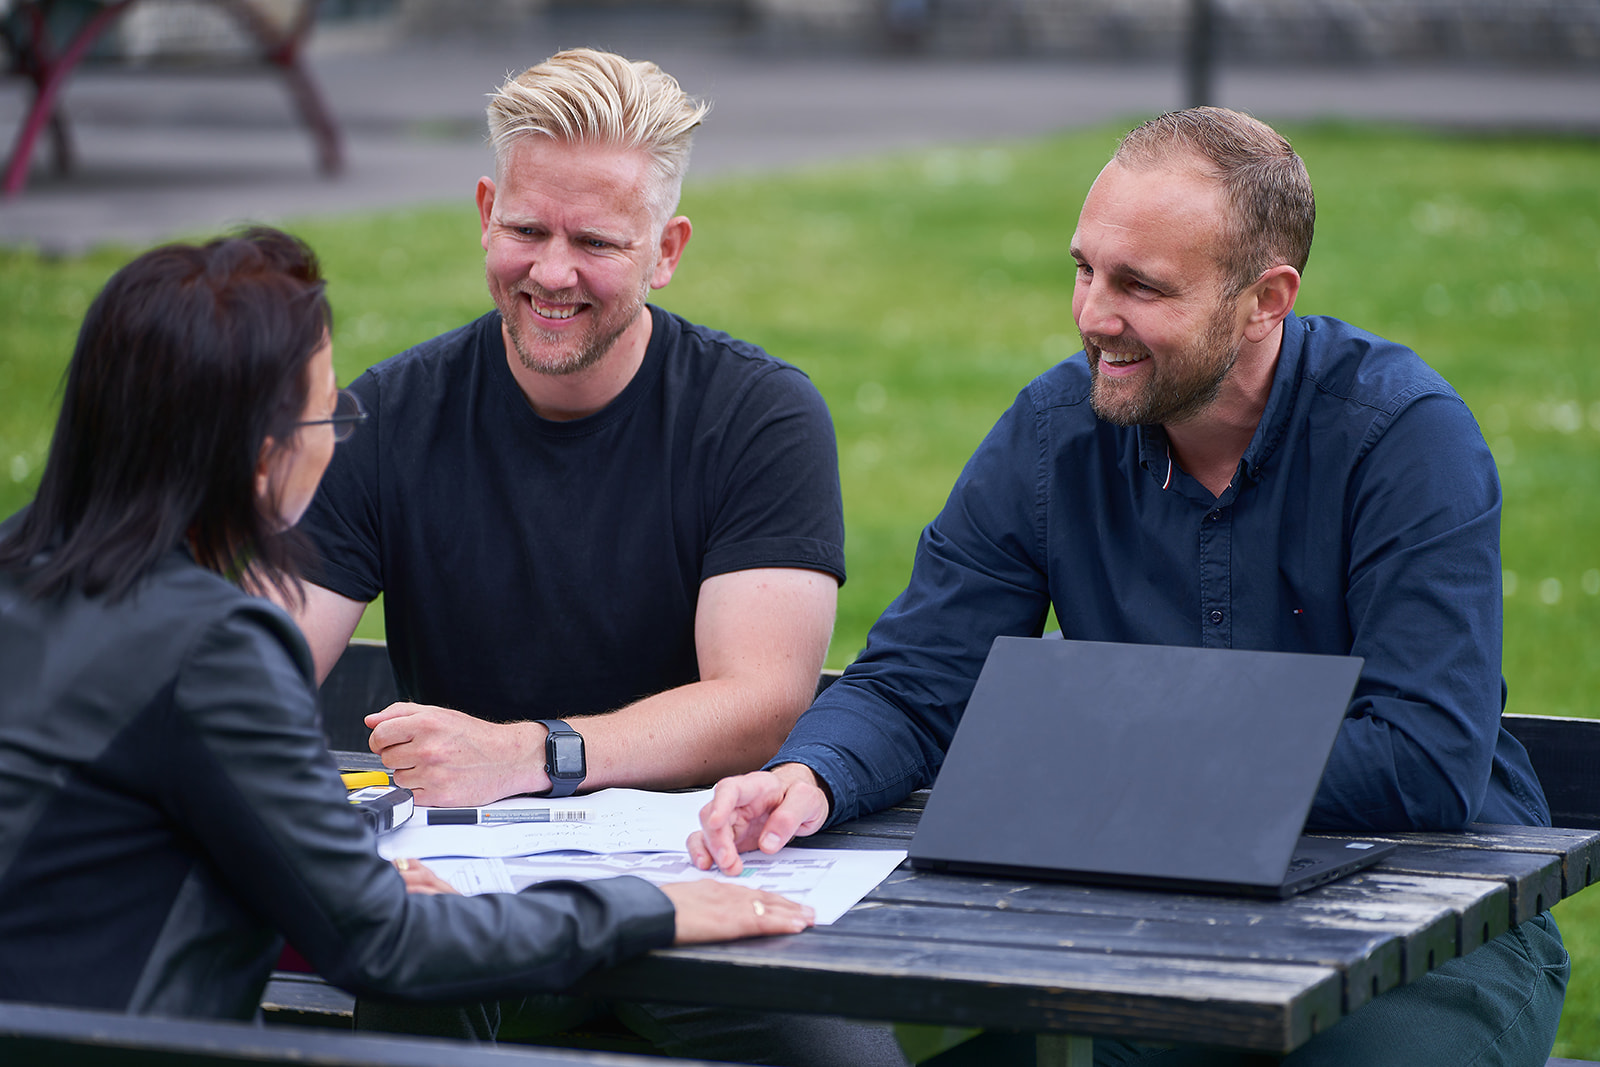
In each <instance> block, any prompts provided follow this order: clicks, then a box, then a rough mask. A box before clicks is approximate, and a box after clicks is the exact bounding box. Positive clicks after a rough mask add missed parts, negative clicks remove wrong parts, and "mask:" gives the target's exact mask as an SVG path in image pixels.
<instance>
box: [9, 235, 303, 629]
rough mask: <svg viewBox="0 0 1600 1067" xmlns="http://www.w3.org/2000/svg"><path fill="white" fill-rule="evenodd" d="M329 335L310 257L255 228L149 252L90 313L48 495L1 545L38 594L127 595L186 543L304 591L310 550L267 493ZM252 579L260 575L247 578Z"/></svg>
mask: <svg viewBox="0 0 1600 1067" xmlns="http://www.w3.org/2000/svg"><path fill="white" fill-rule="evenodd" d="M331 326H332V312H331V310H330V309H329V306H328V301H327V297H326V295H325V293H324V283H323V281H322V276H321V272H320V268H319V267H318V264H317V258H316V255H315V254H314V253H313V252H312V251H311V249H310V248H308V247H307V246H306V245H305V244H304V243H303V242H301V241H300V240H299V239H297V238H295V237H292V236H290V235H289V234H286V233H283V232H281V231H279V230H274V229H269V228H267V227H256V228H253V229H249V230H245V231H243V232H241V233H239V234H237V235H235V236H231V237H223V238H218V239H216V240H213V241H210V242H208V243H206V244H203V245H187V244H172V245H165V246H163V247H161V248H156V249H154V250H152V251H149V252H146V253H145V254H144V255H142V256H140V257H139V258H138V259H135V260H134V261H133V262H131V263H129V264H128V265H127V266H125V267H123V268H122V269H121V270H119V271H117V273H116V274H114V275H112V277H111V280H110V281H108V282H107V283H106V286H105V288H104V289H103V290H101V292H100V295H99V296H97V297H96V298H95V301H94V303H93V304H92V305H90V307H89V312H88V314H87V315H86V316H84V320H83V326H82V328H81V329H80V330H79V332H78V343H77V347H76V348H75V349H74V351H73V354H72V362H71V364H70V365H69V366H68V367H67V373H66V379H65V382H64V385H63V396H62V402H61V414H60V417H59V419H58V420H57V422H56V429H55V437H54V439H53V440H52V441H51V444H50V455H49V458H48V460H47V461H46V463H45V470H44V475H43V478H42V479H41V481H40V483H39V492H38V494H37V495H36V496H35V498H34V501H33V503H32V504H31V505H30V506H29V507H28V508H27V509H26V510H25V511H24V512H23V514H22V515H21V516H20V517H19V521H18V522H17V523H16V524H15V526H14V528H13V529H12V530H11V531H10V534H9V536H8V537H7V538H5V539H4V540H3V541H0V567H4V568H6V569H11V570H23V571H27V572H31V573H30V574H29V577H28V579H27V589H28V590H29V592H30V593H31V594H32V595H34V596H47V595H51V594H54V593H56V592H59V591H61V590H64V589H66V588H69V587H76V588H77V589H78V590H80V591H81V592H83V593H84V594H86V595H89V596H98V595H102V594H104V595H106V596H108V597H110V598H112V599H116V598H118V597H120V596H122V595H123V594H125V593H126V592H127V591H128V590H129V589H130V588H132V586H133V585H134V584H135V583H136V582H137V581H138V580H139V579H140V578H142V577H143V576H144V575H145V574H146V573H148V572H149V570H150V569H151V568H152V567H153V566H154V565H155V564H156V562H157V561H158V560H159V559H161V558H162V557H163V556H164V555H165V554H167V553H168V552H170V551H171V550H172V549H173V548H174V547H176V546H178V545H180V544H184V543H187V544H188V546H189V548H190V551H191V552H192V553H193V554H194V557H195V559H196V560H197V561H198V562H199V563H200V564H201V565H203V566H205V567H207V568H209V569H211V570H214V571H217V572H218V573H220V574H225V575H228V576H230V577H234V578H237V577H239V576H241V575H242V574H244V573H245V572H246V571H247V570H250V572H251V574H252V575H253V576H254V577H256V578H259V579H261V580H265V581H269V582H271V583H273V584H274V585H276V586H278V587H279V588H281V589H284V590H286V591H289V590H296V591H297V587H295V575H296V574H298V571H299V567H298V562H299V560H300V550H299V549H298V547H297V542H296V541H295V540H294V539H293V538H292V537H287V536H284V535H283V533H282V531H280V530H279V529H278V524H279V520H278V517H277V515H276V514H274V513H272V509H271V507H270V505H268V506H265V507H264V506H263V505H262V503H260V502H258V501H257V499H256V492H255V474H256V464H257V462H258V460H259V459H260V455H261V448H262V445H263V443H265V441H266V439H267V438H268V437H271V438H272V439H273V441H275V442H277V443H278V445H279V446H280V447H282V446H283V445H286V444H287V443H288V442H289V441H291V440H292V438H293V435H294V433H295V430H296V423H297V422H298V420H299V419H300V417H301V412H302V411H303V409H304V407H305V403H306V397H307V389H308V385H309V383H308V382H307V367H308V365H309V363H310V361H311V357H312V355H313V354H314V353H315V352H316V351H317V350H318V349H319V348H320V347H321V346H322V344H323V342H324V340H325V339H326V338H327V336H328V334H329V330H330V328H331ZM252 568H253V569H252Z"/></svg>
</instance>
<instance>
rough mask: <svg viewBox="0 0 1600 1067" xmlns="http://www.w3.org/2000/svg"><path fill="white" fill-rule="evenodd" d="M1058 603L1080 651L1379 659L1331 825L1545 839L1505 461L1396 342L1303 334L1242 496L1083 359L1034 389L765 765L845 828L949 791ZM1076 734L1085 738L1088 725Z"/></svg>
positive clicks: (1278, 378) (1288, 357) (1343, 759)
mask: <svg viewBox="0 0 1600 1067" xmlns="http://www.w3.org/2000/svg"><path fill="white" fill-rule="evenodd" d="M1052 606H1053V607H1054V608H1055V612H1056V618H1057V620H1058V622H1059V624H1060V627H1061V631H1062V633H1063V635H1064V636H1066V637H1069V638H1075V639H1079V640H1089V641H1125V642H1138V643H1143V644H1172V645H1199V646H1205V647H1220V648H1246V649H1263V650H1278V651H1286V652H1320V653H1333V654H1352V655H1357V656H1361V657H1364V659H1365V666H1364V668H1363V671H1362V676H1361V681H1360V683H1359V685H1358V687H1357V690H1356V693H1355V696H1354V698H1353V700H1352V701H1351V704H1350V708H1349V711H1348V712H1347V714H1346V718H1345V722H1344V725H1343V727H1342V728H1341V730H1340V734H1339V738H1338V741H1337V743H1336V744H1335V746H1334V750H1333V753H1332V755H1331V757H1330V758H1329V762H1328V766H1327V769H1326V771H1325V772H1324V775H1323V779H1322V784H1321V788H1320V789H1319V791H1318V794H1317V798H1316V802H1315V804H1314V806H1313V809H1312V815H1311V822H1310V824H1311V825H1312V826H1313V827H1321V828H1341V829H1369V830H1370V829H1455V828H1459V827H1462V826H1464V825H1466V824H1467V823H1469V822H1475V821H1482V822H1500V823H1522V824H1547V823H1548V822H1549V811H1548V807H1547V805H1546V803H1545V800H1544V795H1543V792H1542V791H1541V789H1540V787H1539V784H1538V780H1537V779H1536V778H1535V776H1534V773H1533V770H1532V767H1531V766H1530V765H1529V763H1528V758H1527V754H1526V753H1525V752H1524V751H1523V750H1522V747H1521V745H1520V744H1518V743H1517V741H1516V740H1515V739H1514V738H1512V737H1511V736H1510V734H1508V733H1506V732H1505V731H1504V730H1502V729H1501V728H1500V725H1499V719H1500V712H1501V709H1502V706H1503V703H1504V685H1503V682H1502V680H1501V675H1500V639H1501V593H1500V486H1499V480H1498V477H1497V475H1496V473H1495V466H1494V459H1493V457H1492V456H1491V455H1490V453H1489V449H1488V447H1487V446H1486V445H1485V444H1484V441H1483V436H1482V434H1481V433H1480V432H1479V430H1478V427H1477V424H1476V423H1475V422H1474V421H1473V418H1472V415H1471V413H1470V412H1469V411H1468V410H1467V408H1466V405H1465V404H1464V403H1462V401H1461V399H1460V398H1459V397H1458V396H1457V395H1456V394H1455V392H1454V391H1453V390H1452V389H1451V388H1450V386H1449V385H1448V384H1447V383H1446V382H1445V381H1444V379H1443V378H1441V377H1440V376H1439V375H1438V374H1437V373H1435V372H1434V371H1433V370H1432V369H1430V368H1429V367H1428V366H1427V365H1426V364H1424V363H1423V362H1422V360H1421V359H1419V358H1418V357H1417V355H1416V354H1415V353H1413V352H1412V351H1410V350H1409V349H1406V348H1404V347H1401V346H1400V345H1396V344H1393V343H1391V342H1388V341H1385V340H1383V339H1382V338H1380V337H1376V336H1374V335H1372V334H1369V333H1364V332H1362V331H1359V330H1356V329H1354V328H1352V327H1350V326H1348V325H1346V324H1344V323H1342V322H1339V321H1337V320H1334V319H1328V318H1320V317H1312V318H1298V317H1296V316H1293V315H1291V316H1290V317H1289V318H1288V319H1287V320H1285V322H1284V328H1283V343H1282V347H1281V351H1280V354H1279V361H1278V367H1277V370H1276V374H1275V377H1274V381H1273V386H1272V392H1271V395H1270V396H1269V398H1268V401H1267V406H1266V410H1265V411H1264V412H1263V414H1262V417H1261V422H1260V424H1259V425H1258V426H1257V428H1256V432H1255V436H1254V438H1253V439H1252V440H1251V442H1250V445H1249V447H1248V448H1247V449H1246V450H1245V453H1244V457H1243V459H1242V460H1241V462H1240V464H1239V469H1238V471H1237V473H1236V474H1235V476H1234V479H1233V482H1232V484H1231V485H1230V486H1229V487H1228V488H1227V489H1226V490H1225V491H1224V492H1223V493H1222V495H1221V496H1213V495H1212V494H1211V492H1210V491H1209V490H1207V489H1206V488H1205V487H1204V486H1202V485H1200V483H1199V482H1197V481H1195V480H1194V479H1193V478H1191V477H1189V476H1188V475H1187V474H1186V473H1185V472H1184V471H1183V470H1182V469H1181V468H1180V467H1178V466H1177V464H1176V463H1174V462H1173V460H1172V458H1171V455H1170V453H1169V451H1168V448H1167V442H1166V436H1165V434H1164V432H1163V431H1162V430H1161V428H1160V427H1157V426H1146V427H1133V428H1129V427H1121V426H1115V425H1112V424H1111V423H1108V422H1105V421H1103V420H1101V419H1099V418H1098V417H1096V415H1095V414H1094V412H1093V410H1092V409H1091V407H1090V405H1089V368H1088V364H1087V361H1086V360H1085V358H1084V356H1083V354H1082V353H1079V354H1078V355H1077V356H1074V357H1073V358H1071V359H1069V360H1067V361H1066V362H1064V363H1062V364H1060V365H1058V366H1056V367H1055V368H1053V369H1051V370H1050V371H1048V372H1046V373H1045V374H1043V375H1041V376H1040V377H1039V378H1037V379H1035V380H1034V381H1032V382H1030V383H1029V384H1028V386H1027V387H1026V388H1025V389H1023V391H1022V393H1021V394H1020V395H1019V396H1018V397H1017V400H1016V403H1015V404H1014V405H1013V406H1012V407H1011V409H1010V410H1009V411H1008V412H1007V413H1006V414H1005V415H1004V416H1003V417H1002V418H1001V420H1000V422H999V423H998V424H997V425H996V426H995V427H994V429H993V430H992V431H991V432H990V433H989V436H988V437H987V438H986V439H985V440H984V442H983V444H982V445H981V446H980V447H979V449H978V451H977V453H976V454H975V455H974V456H973V457H972V459H971V460H970V461H969V462H968V464H967V466H966V469H965V470H964V471H963V472H962V474H961V477H960V478H959V480H958V481H957V482H956V485H955V488H954V489H953V490H952V492H951V494H950V499H949V501H948V502H947V503H946V505H945V507H944V510H943V511H942V512H941V513H940V514H939V516H938V517H937V518H936V519H934V521H933V522H932V523H931V524H929V526H928V527H927V529H926V530H925V531H924V532H923V535H922V539H921V543H920V544H919V546H918V548H917V556H916V563H915V568H914V570H913V573H912V576H911V582H910V585H909V586H908V587H907V589H906V591H905V592H904V593H903V594H901V595H900V597H899V598H898V599H896V600H895V602H894V603H893V604H891V605H890V606H889V608H888V610H887V611H885V612H884V614H883V617H882V618H881V619H879V620H878V622H877V624H876V625H875V626H874V627H873V629H872V633H871V635H870V638H869V640H868V644H867V648H866V650H865V652H863V654H862V656H861V658H860V659H859V660H858V661H857V662H856V663H855V664H853V665H851V667H850V669H849V670H848V671H846V672H845V676H844V678H843V679H842V680H841V681H840V682H839V683H838V684H836V685H834V686H832V687H831V688H830V689H828V690H827V692H825V693H824V694H823V695H822V696H821V697H819V698H818V700H817V702H816V704H815V705H814V706H813V707H812V708H811V710H809V711H808V712H807V713H806V714H805V715H803V716H802V717H801V719H800V722H799V724H798V725H797V726H796V727H795V730H794V732H793V733H792V734H791V735H790V737H789V739H788V741H787V742H786V743H785V744H784V747H783V749H782V750H781V751H780V752H779V753H778V755H777V756H776V757H775V758H774V760H773V761H772V764H769V766H770V765H775V764H777V763H784V762H799V763H804V764H807V765H809V766H810V767H812V768H813V769H814V770H816V771H817V773H818V774H820V775H821V776H822V778H823V779H824V780H825V781H826V783H827V785H828V788H829V790H830V791H831V792H832V794H833V799H834V806H833V812H832V815H831V820H832V821H839V820H841V819H847V818H851V817H853V816H856V815H859V814H862V813H864V812H867V811H873V810H877V809H879V808H882V807H886V806H888V805H890V804H893V803H895V802H896V801H898V800H900V799H901V798H903V797H904V796H905V795H906V794H907V793H909V792H910V791H911V790H913V789H917V788H920V787H923V786H927V785H929V784H931V783H932V781H933V778H934V776H935V775H936V774H937V773H938V770H939V766H940V764H941V762H942V761H943V758H944V751H945V749H946V747H947V746H948V744H949V741H950V738H951V736H952V734H953V733H954V732H955V728H956V723H957V722H958V720H959V719H960V717H961V714H962V711H963V710H964V709H965V707H966V702H967V698H968V696H969V695H970V694H971V692H972V687H973V684H974V682H975V681H976V679H977V676H978V672H979V670H980V669H981V668H982V666H983V661H984V658H985V657H986V656H987V654H988V651H989V646H990V644H991V643H992V642H993V640H994V638H995V637H997V636H999V635H1002V634H1008V635H1023V636H1026V635H1037V634H1039V633H1040V631H1041V629H1042V628H1043V626H1044V623H1045V618H1046V613H1047V611H1048V609H1049V608H1051V607H1052ZM1061 716H1062V722H1061V728H1062V729H1064V730H1070V729H1071V728H1072V709H1071V707H1070V706H1064V707H1063V708H1062V709H1061ZM1017 758H1018V759H1019V760H1025V759H1027V758H1028V757H1027V753H1018V754H1017ZM996 784H997V786H1000V785H1002V783H996Z"/></svg>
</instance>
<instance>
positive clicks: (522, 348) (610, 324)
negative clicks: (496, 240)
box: [495, 279, 650, 377]
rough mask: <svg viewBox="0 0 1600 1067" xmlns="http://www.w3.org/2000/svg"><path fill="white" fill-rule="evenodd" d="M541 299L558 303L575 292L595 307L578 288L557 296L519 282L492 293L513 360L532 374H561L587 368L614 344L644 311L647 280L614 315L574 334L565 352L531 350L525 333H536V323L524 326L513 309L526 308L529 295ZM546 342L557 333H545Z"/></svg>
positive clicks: (551, 341)
mask: <svg viewBox="0 0 1600 1067" xmlns="http://www.w3.org/2000/svg"><path fill="white" fill-rule="evenodd" d="M530 295H531V296H533V297H535V298H537V299H543V300H545V301H546V302H548V303H561V302H563V299H567V300H570V299H572V296H573V295H576V296H577V298H578V299H579V300H580V301H583V302H584V303H587V304H588V305H589V307H591V308H595V307H599V304H597V303H596V302H595V301H593V300H591V299H589V294H588V293H583V292H579V293H577V294H569V295H568V296H567V297H565V298H560V297H557V295H556V294H554V293H550V292H548V291H546V290H544V289H541V288H539V287H537V286H533V285H530V284H528V283H527V282H522V283H520V284H518V285H517V287H516V288H515V289H513V290H512V291H511V292H510V293H507V294H505V295H504V296H503V297H502V296H500V295H496V297H495V304H496V306H498V307H499V309H500V321H501V322H502V323H504V324H505V328H506V334H507V336H509V337H510V338H511V347H512V348H513V349H514V350H515V351H516V353H517V361H518V362H519V363H521V364H522V366H523V368H524V369H526V370H529V371H531V372H533V373H534V374H548V375H551V376H553V377H563V376H565V375H569V374H577V373H579V372H580V371H585V370H588V369H589V368H590V367H593V366H594V365H595V364H597V363H599V362H600V361H601V360H602V359H604V358H605V357H606V354H607V353H609V352H610V351H611V349H612V348H613V347H614V346H615V345H616V343H617V339H618V338H619V337H621V336H622V335H623V334H624V333H626V332H627V330H628V327H630V326H632V325H633V324H634V323H635V322H636V321H638V318H639V316H640V315H642V314H643V313H644V305H645V299H646V298H647V297H648V296H649V295H650V282H649V279H646V280H645V281H644V283H643V284H642V285H640V287H639V293H638V295H637V296H636V297H635V298H634V300H633V302H632V303H630V304H628V305H627V306H626V307H624V308H622V309H621V310H620V311H619V312H618V313H617V314H616V315H614V316H611V317H608V318H607V319H605V320H601V321H598V322H596V323H595V325H594V328H593V330H591V331H590V332H589V333H588V335H587V336H584V337H581V338H578V339H577V340H576V344H575V345H574V347H572V348H570V349H568V350H567V351H565V352H556V353H554V354H535V349H534V346H533V343H532V342H533V341H534V340H535V338H533V337H530V336H529V334H530V333H532V334H540V333H542V331H540V329H539V327H538V326H537V325H534V326H531V327H529V326H526V325H525V321H526V320H525V319H524V318H523V317H522V315H521V314H517V312H526V310H527V299H528V297H529V296H530ZM543 340H544V341H545V343H546V344H557V343H559V342H560V340H561V338H560V336H559V335H548V334H547V335H545V336H544V337H543Z"/></svg>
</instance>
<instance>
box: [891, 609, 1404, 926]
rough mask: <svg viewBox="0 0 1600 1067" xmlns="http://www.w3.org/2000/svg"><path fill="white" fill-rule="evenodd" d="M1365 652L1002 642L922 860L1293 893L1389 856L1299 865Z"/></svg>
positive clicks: (968, 721) (1345, 854)
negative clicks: (1328, 866)
mask: <svg viewBox="0 0 1600 1067" xmlns="http://www.w3.org/2000/svg"><path fill="white" fill-rule="evenodd" d="M1361 664H1362V661H1361V660H1360V659H1359V658H1357V657H1350V656H1325V655H1309V654H1299V653H1285V652H1255V651H1244V650H1238V649H1205V648H1186V647H1175V646H1168V645H1131V644H1109V643H1103V642H1086V641H1065V640H1055V639H1041V638H1021V637H1001V638H998V639H996V640H995V642H994V646H993V648H992V649H991V651H990V653H989V658H988V660H987V661H986V662H985V664H984V668H983V671H982V673H981V674H980V675H979V677H978V682H977V685H976V687H975V688H974V689H973V692H972V697H971V699H970V700H969V702H968V704H967V709H966V713H965V715H964V716H963V717H962V720H961V724H960V726H959V727H958V728H957V730H956V734H955V737H954V739H953V740H952V742H951V745H950V750H949V752H948V754H947V755H946V757H945V762H944V765H943V767H942V769H941V770H940V772H939V777H938V780H937V781H936V782H935V783H934V788H933V792H932V794H931V795H930V797H929V799H928V804H927V808H926V810H925V811H924V813H923V815H922V819H921V821H920V822H919V824H918V827H917V832H916V835H915V837H914V838H913V840H912V843H911V848H910V857H911V860H912V863H913V864H914V865H916V866H918V867H922V868H930V869H936V870H952V871H964V872H970V873H980V874H1000V875H1012V876H1023V877H1033V878H1039V877H1044V878H1063V879H1068V880H1075V881H1099V882H1110V883H1114V884H1122V885H1138V886H1156V887H1161V888H1174V889H1190V890H1198V891H1206V892H1240V893H1252V894H1259V895H1267V896H1284V895H1288V893H1290V892H1293V891H1296V890H1297V889H1299V888H1303V887H1304V885H1303V884H1301V883H1308V884H1315V882H1317V881H1327V880H1329V879H1330V878H1332V877H1336V876H1338V874H1342V873H1347V871H1348V870H1350V869H1355V868H1357V867H1360V866H1364V865H1366V864H1368V863H1371V862H1375V861H1376V860H1377V859H1378V858H1379V857H1380V856H1381V855H1383V854H1386V853H1387V852H1389V851H1390V850H1391V848H1390V846H1383V845H1374V844H1372V843H1365V845H1366V847H1362V845H1363V843H1361V842H1341V843H1339V844H1337V845H1336V846H1335V849H1334V854H1335V855H1336V856H1337V857H1338V859H1339V863H1337V864H1335V867H1336V868H1340V867H1342V868H1345V869H1343V870H1337V871H1336V873H1328V872H1327V871H1326V870H1320V871H1318V872H1310V873H1308V872H1307V871H1305V870H1301V871H1297V872H1291V871H1290V866H1291V859H1292V858H1293V856H1294V853H1295V850H1296V846H1297V845H1298V844H1299V843H1300V840H1301V831H1302V829H1303V828H1304V825H1305V820H1306V815H1307V814H1308V813H1309V811H1310V810H1311V802H1312V799H1313V798H1314V797H1315V795H1316V790H1317V784H1318V782H1319V781H1320V780H1321V778H1322V770H1323V767H1324V765H1325V764H1326V763H1327V759H1328V754H1329V752H1331V751H1332V748H1333V742H1334V739H1335V738H1336V737H1337V735H1338V732H1339V724H1340V723H1341V722H1342V721H1343V719H1344V712H1345V708H1346V707H1347V705H1348V704H1349V701H1350V696H1351V694H1352V692H1353V691H1354V689H1355V685H1356V681H1357V678H1358V677H1359V676H1360V672H1361ZM1350 844H1354V845H1355V847H1346V846H1347V845H1350ZM1291 874H1297V875H1299V877H1297V878H1290V877H1289V875H1291Z"/></svg>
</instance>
